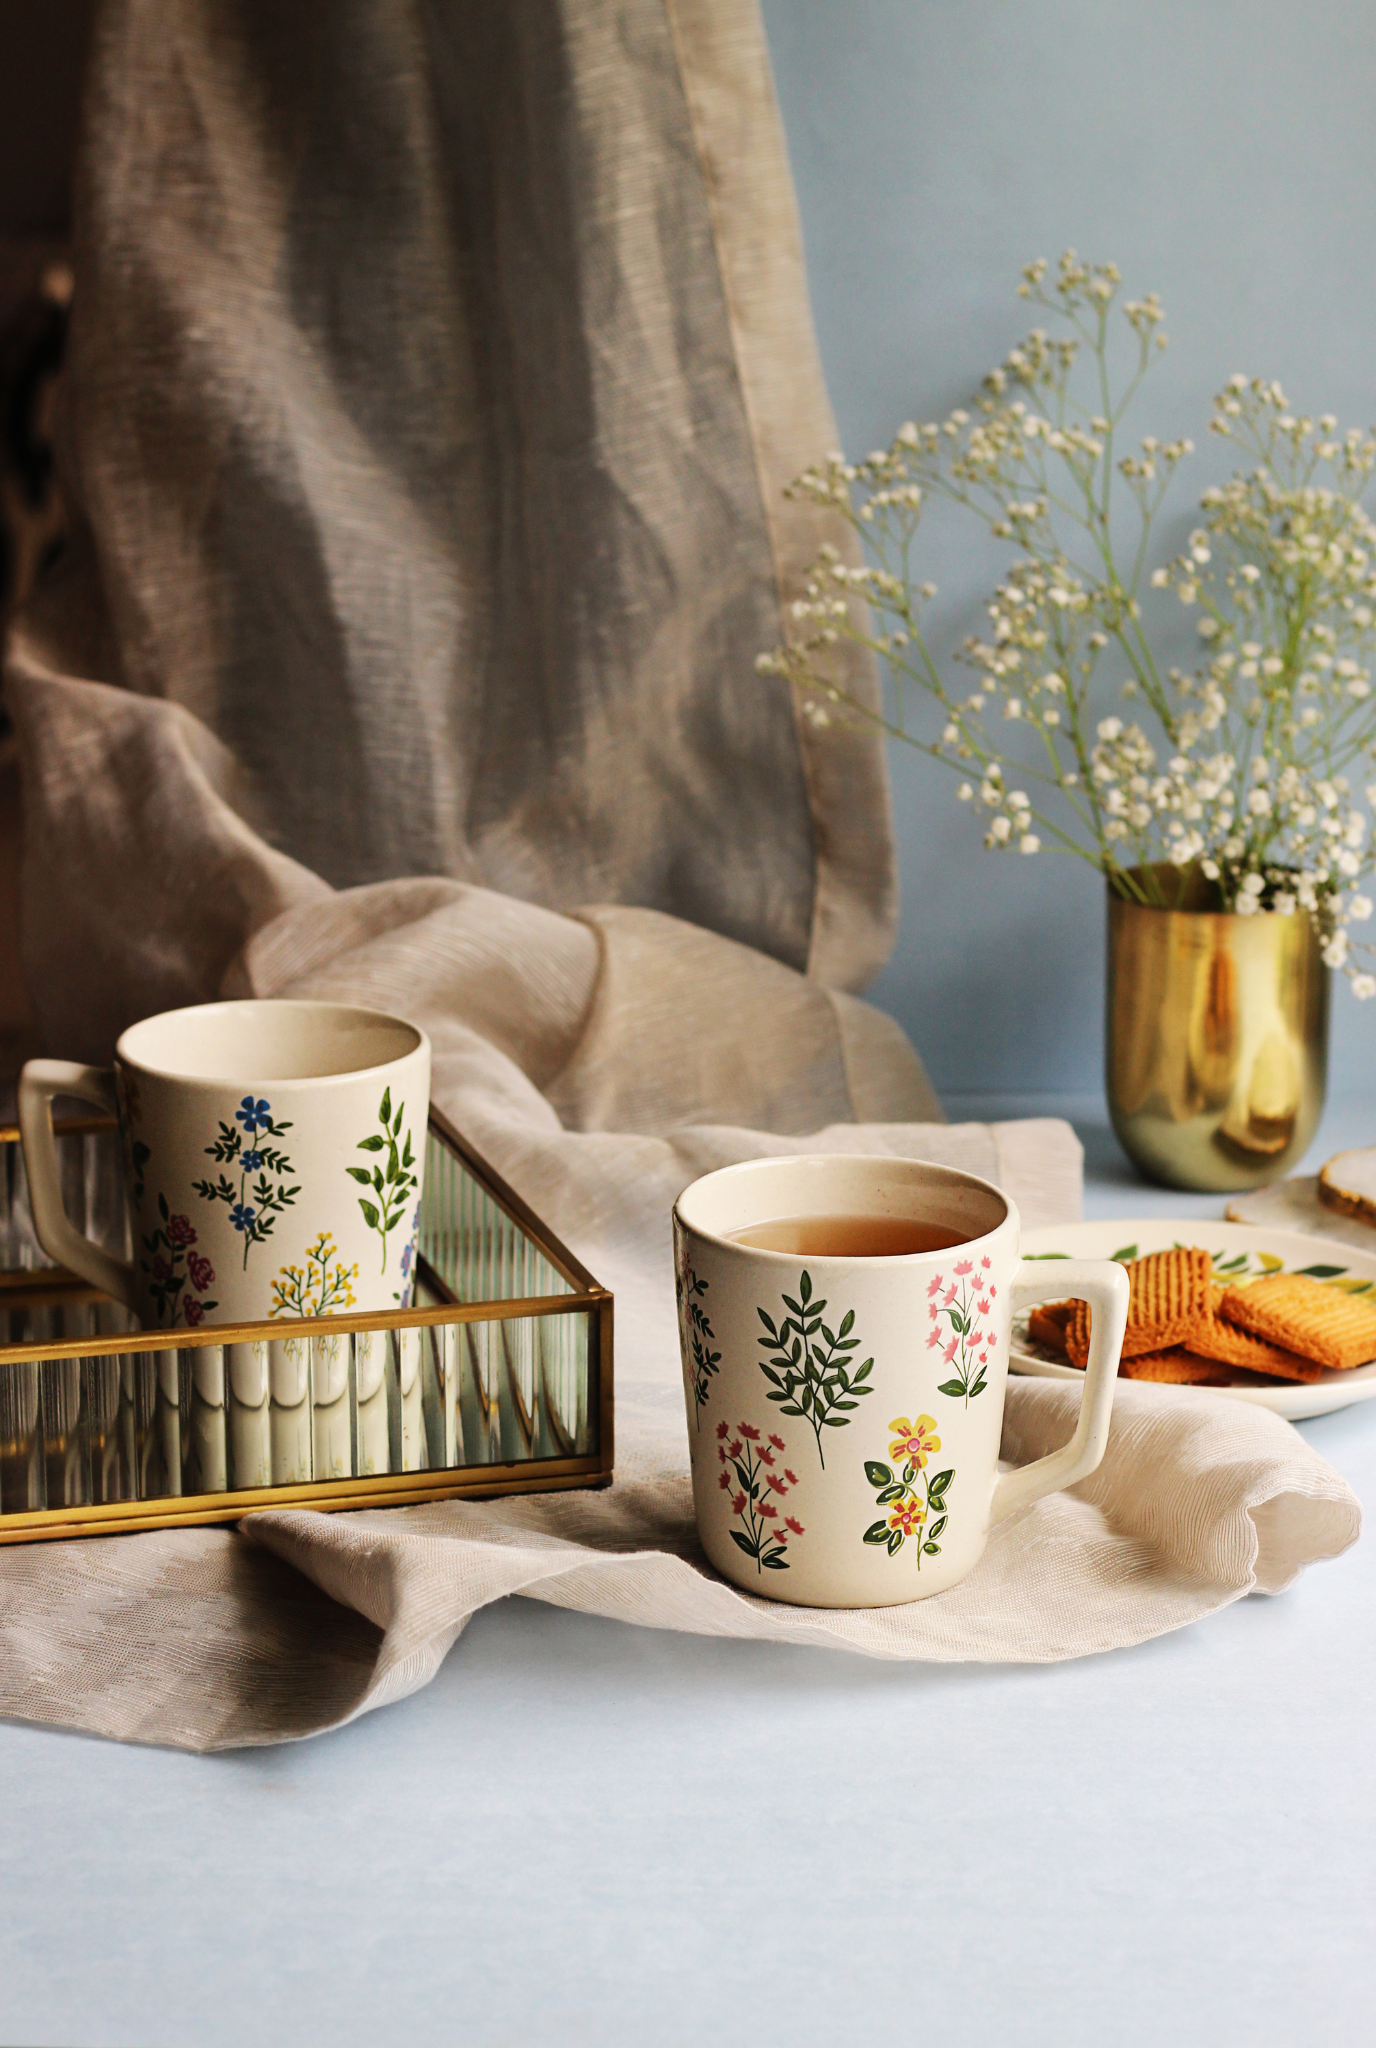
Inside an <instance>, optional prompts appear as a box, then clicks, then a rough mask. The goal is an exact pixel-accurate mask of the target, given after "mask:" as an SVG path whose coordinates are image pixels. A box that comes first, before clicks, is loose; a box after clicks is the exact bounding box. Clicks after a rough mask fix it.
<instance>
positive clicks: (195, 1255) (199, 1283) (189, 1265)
mask: <svg viewBox="0 0 1376 2048" xmlns="http://www.w3.org/2000/svg"><path fill="white" fill-rule="evenodd" d="M186 1270H187V1272H188V1273H189V1274H190V1275H191V1285H192V1286H193V1287H194V1288H195V1289H196V1291H197V1293H198V1294H204V1293H205V1291H206V1288H207V1287H213V1286H214V1285H215V1268H214V1267H213V1266H212V1265H211V1263H210V1261H209V1259H207V1258H204V1257H203V1256H202V1255H201V1253H200V1252H188V1253H187V1255H186Z"/></svg>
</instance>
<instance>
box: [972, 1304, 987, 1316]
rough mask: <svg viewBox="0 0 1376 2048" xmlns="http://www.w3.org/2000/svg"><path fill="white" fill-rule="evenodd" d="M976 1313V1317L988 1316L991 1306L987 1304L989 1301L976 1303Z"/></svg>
mask: <svg viewBox="0 0 1376 2048" xmlns="http://www.w3.org/2000/svg"><path fill="white" fill-rule="evenodd" d="M975 1313H976V1315H981V1316H987V1315H988V1313H989V1304H988V1302H987V1301H977V1302H976V1303H975Z"/></svg>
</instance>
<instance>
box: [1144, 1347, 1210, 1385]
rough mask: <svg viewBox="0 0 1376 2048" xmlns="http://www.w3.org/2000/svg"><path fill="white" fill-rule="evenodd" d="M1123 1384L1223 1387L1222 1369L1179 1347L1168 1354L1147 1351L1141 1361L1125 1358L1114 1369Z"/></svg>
mask: <svg viewBox="0 0 1376 2048" xmlns="http://www.w3.org/2000/svg"><path fill="white" fill-rule="evenodd" d="M1118 1371H1119V1374H1120V1376H1121V1377H1122V1378H1123V1379H1125V1380H1158V1381H1163V1382H1164V1383H1165V1384H1166V1385H1168V1386H1172V1387H1226V1386H1227V1385H1228V1380H1229V1375H1228V1371H1227V1368H1226V1367H1225V1366H1221V1365H1218V1364H1216V1363H1211V1362H1210V1361H1209V1360H1208V1359H1204V1358H1195V1357H1194V1356H1193V1355H1192V1354H1191V1353H1190V1352H1188V1351H1185V1350H1182V1349H1181V1348H1180V1346H1179V1345H1176V1346H1174V1347H1173V1348H1172V1349H1171V1350H1169V1351H1149V1352H1147V1353H1146V1355H1145V1356H1144V1357H1142V1358H1125V1359H1124V1360H1123V1362H1122V1364H1121V1365H1120V1366H1119V1368H1118Z"/></svg>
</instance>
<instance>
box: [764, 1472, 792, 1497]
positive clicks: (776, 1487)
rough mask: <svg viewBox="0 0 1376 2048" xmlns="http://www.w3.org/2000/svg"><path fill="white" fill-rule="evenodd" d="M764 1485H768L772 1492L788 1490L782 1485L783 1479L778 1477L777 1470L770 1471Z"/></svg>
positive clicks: (782, 1492)
mask: <svg viewBox="0 0 1376 2048" xmlns="http://www.w3.org/2000/svg"><path fill="white" fill-rule="evenodd" d="M765 1485H766V1486H767V1487H769V1489H770V1491H771V1492H773V1493H778V1494H784V1493H787V1492H788V1488H787V1487H786V1486H785V1485H784V1483H783V1480H782V1479H780V1477H779V1475H778V1473H777V1472H771V1473H770V1475H769V1477H768V1479H766V1481H765Z"/></svg>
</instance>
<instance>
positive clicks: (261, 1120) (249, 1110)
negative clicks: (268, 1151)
mask: <svg viewBox="0 0 1376 2048" xmlns="http://www.w3.org/2000/svg"><path fill="white" fill-rule="evenodd" d="M234 1114H235V1116H236V1117H237V1118H238V1120H239V1122H240V1123H241V1124H242V1125H243V1127H244V1130H245V1132H246V1134H247V1135H248V1136H249V1137H252V1136H253V1133H254V1132H255V1131H265V1130H266V1129H267V1127H268V1125H269V1124H270V1123H271V1122H272V1105H271V1103H269V1102H264V1101H263V1100H262V1099H261V1097H260V1098H259V1100H258V1101H257V1102H255V1101H254V1099H253V1097H252V1096H251V1095H246V1096H245V1097H244V1099H243V1101H242V1102H241V1103H240V1105H239V1107H238V1108H237V1109H236V1110H235V1112H234Z"/></svg>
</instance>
